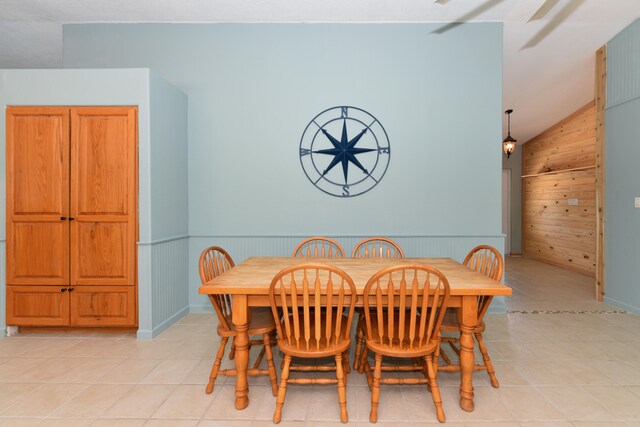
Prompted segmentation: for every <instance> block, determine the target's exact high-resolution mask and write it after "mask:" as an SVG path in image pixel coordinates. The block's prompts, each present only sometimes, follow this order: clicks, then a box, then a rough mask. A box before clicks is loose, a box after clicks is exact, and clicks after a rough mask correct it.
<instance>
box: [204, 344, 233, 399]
mask: <svg viewBox="0 0 640 427" xmlns="http://www.w3.org/2000/svg"><path fill="white" fill-rule="evenodd" d="M227 341H229V337H223V338H222V339H221V340H220V347H218V353H217V354H216V360H215V361H214V362H213V366H212V367H211V374H209V383H207V388H206V389H205V393H207V394H211V392H212V391H213V383H214V382H215V381H216V378H217V377H218V370H219V369H220V363H222V358H223V357H224V349H225V348H226V346H227Z"/></svg>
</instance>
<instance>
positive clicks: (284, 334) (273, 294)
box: [269, 263, 357, 351]
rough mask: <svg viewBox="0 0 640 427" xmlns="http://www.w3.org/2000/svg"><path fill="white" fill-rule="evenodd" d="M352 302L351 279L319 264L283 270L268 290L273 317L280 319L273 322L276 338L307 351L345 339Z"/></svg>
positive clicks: (352, 308) (353, 290) (353, 289)
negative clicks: (274, 323) (345, 310)
mask: <svg viewBox="0 0 640 427" xmlns="http://www.w3.org/2000/svg"><path fill="white" fill-rule="evenodd" d="M356 300H357V295H356V287H355V285H354V284H353V280H352V279H351V277H349V275H347V273H345V272H344V271H342V270H340V269H339V268H336V267H333V266H329V265H323V264H316V263H306V264H301V265H297V266H293V267H289V268H285V269H284V270H282V271H280V272H279V273H278V274H276V276H275V277H274V278H273V280H272V281H271V286H270V287H269V301H270V303H271V310H272V312H273V317H274V319H281V321H280V322H276V327H277V330H278V336H279V337H281V338H283V339H286V340H287V343H288V344H289V346H292V347H295V348H297V349H302V350H307V351H314V350H318V349H319V348H320V347H321V346H323V345H326V346H330V345H332V344H335V343H337V342H343V341H344V340H346V339H349V334H350V332H351V321H352V320H353V311H354V309H355V304H356ZM344 309H347V315H346V316H345V313H344ZM323 324H324V328H322V327H321V325H323Z"/></svg>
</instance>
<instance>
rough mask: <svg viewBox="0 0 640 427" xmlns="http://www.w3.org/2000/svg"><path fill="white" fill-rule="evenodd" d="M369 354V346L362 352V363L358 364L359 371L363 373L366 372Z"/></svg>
mask: <svg viewBox="0 0 640 427" xmlns="http://www.w3.org/2000/svg"><path fill="white" fill-rule="evenodd" d="M368 356H369V349H368V348H367V347H365V348H363V349H362V354H361V355H360V364H359V366H358V372H360V373H361V374H362V373H363V372H364V365H365V364H367V363H368V362H367V357H368Z"/></svg>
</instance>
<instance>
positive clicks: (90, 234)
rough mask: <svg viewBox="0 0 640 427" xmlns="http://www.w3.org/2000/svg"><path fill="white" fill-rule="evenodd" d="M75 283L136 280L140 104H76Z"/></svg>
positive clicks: (73, 117) (73, 112)
mask: <svg viewBox="0 0 640 427" xmlns="http://www.w3.org/2000/svg"><path fill="white" fill-rule="evenodd" d="M71 128H72V134H71V147H72V153H71V212H72V216H73V218H74V220H73V221H72V222H71V247H72V248H77V250H74V251H72V254H71V283H72V284H73V285H134V284H135V278H136V272H135V265H136V263H135V259H136V246H135V244H136V241H137V227H136V213H137V202H136V201H137V185H136V182H137V180H136V175H137V138H136V134H137V133H136V109H135V107H100V108H97V107H77V108H72V109H71Z"/></svg>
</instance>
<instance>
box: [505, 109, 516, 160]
mask: <svg viewBox="0 0 640 427" xmlns="http://www.w3.org/2000/svg"><path fill="white" fill-rule="evenodd" d="M504 113H505V114H506V115H507V123H508V124H507V137H506V138H505V139H503V140H502V151H504V154H506V155H507V159H508V158H509V156H511V153H513V150H515V149H516V142H518V141H517V140H516V139H515V138H513V137H512V136H511V113H513V110H511V109H509V110H507V111H505V112H504Z"/></svg>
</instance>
